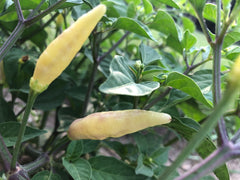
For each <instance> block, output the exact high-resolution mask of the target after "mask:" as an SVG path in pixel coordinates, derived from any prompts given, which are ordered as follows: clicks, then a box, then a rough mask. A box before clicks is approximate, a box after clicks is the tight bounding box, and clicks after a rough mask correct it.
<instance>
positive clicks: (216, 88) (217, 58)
mask: <svg viewBox="0 0 240 180" xmlns="http://www.w3.org/2000/svg"><path fill="white" fill-rule="evenodd" d="M216 2H217V22H216V39H218V38H219V35H220V33H221V0H217V1H216ZM213 50H214V58H213V104H214V106H216V105H217V104H218V102H219V101H220V99H221V56H222V54H221V51H222V41H218V42H216V43H215V45H214V48H213ZM216 132H217V134H218V144H219V145H222V144H225V143H227V142H228V136H227V132H226V126H225V122H224V118H223V117H221V118H220V121H219V122H218V126H217V128H216Z"/></svg>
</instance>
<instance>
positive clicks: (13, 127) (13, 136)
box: [0, 122, 46, 147]
mask: <svg viewBox="0 0 240 180" xmlns="http://www.w3.org/2000/svg"><path fill="white" fill-rule="evenodd" d="M19 129H20V123H18V122H4V123H0V134H1V135H2V136H3V139H4V142H5V144H6V146H8V147H10V146H13V145H15V142H16V140H17V136H18V131H19ZM44 133H46V131H44V130H39V129H35V128H31V127H28V126H27V127H26V131H25V134H24V136H23V139H22V142H24V141H27V140H29V139H32V138H35V137H38V136H40V135H42V134H44Z"/></svg>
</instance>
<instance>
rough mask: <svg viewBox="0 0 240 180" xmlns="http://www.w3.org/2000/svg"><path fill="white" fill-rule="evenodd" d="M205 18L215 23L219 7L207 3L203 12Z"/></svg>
mask: <svg viewBox="0 0 240 180" xmlns="http://www.w3.org/2000/svg"><path fill="white" fill-rule="evenodd" d="M203 17H204V18H205V19H207V20H209V21H212V22H214V23H215V22H216V19H217V6H216V5H215V4H212V3H207V4H206V5H205V7H204V10H203Z"/></svg>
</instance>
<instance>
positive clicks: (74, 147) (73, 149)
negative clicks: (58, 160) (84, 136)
mask: <svg viewBox="0 0 240 180" xmlns="http://www.w3.org/2000/svg"><path fill="white" fill-rule="evenodd" d="M82 151H83V142H82V140H79V141H71V143H70V144H69V145H68V147H67V153H66V159H67V160H70V161H75V160H77V159H79V157H80V156H81V154H82Z"/></svg>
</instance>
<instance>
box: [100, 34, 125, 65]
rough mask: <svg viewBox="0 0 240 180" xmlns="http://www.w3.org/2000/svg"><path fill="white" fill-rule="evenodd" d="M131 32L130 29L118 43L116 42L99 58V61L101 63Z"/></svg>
mask: <svg viewBox="0 0 240 180" xmlns="http://www.w3.org/2000/svg"><path fill="white" fill-rule="evenodd" d="M129 34H130V32H129V31H127V32H126V33H125V34H124V35H123V36H122V37H121V38H120V39H119V40H118V41H117V42H116V44H114V45H113V46H112V47H111V48H110V49H109V50H108V52H106V53H105V54H103V55H102V56H101V57H99V58H98V62H99V63H100V62H101V61H102V60H103V59H104V58H105V57H107V56H108V55H109V54H110V53H111V52H112V51H113V50H114V49H116V48H117V47H118V46H119V44H121V42H122V41H123V40H124V39H125V38H126V37H127V36H128V35H129Z"/></svg>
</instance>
